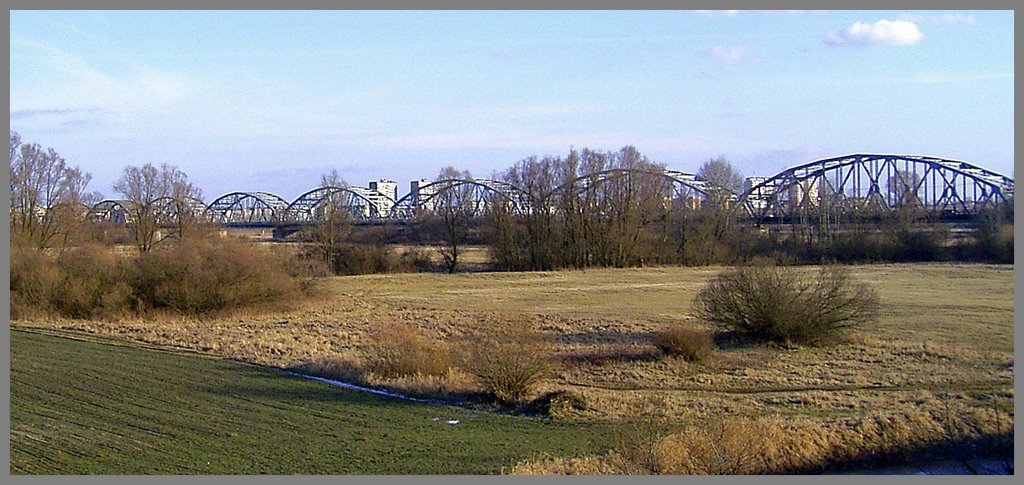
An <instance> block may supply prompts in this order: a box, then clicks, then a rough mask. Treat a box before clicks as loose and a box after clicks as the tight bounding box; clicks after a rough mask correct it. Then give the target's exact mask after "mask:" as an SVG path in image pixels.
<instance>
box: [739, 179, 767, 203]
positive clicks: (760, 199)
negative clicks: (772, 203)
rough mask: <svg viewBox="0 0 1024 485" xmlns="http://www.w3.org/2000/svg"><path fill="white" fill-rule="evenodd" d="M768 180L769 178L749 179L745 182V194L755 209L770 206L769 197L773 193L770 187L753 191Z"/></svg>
mask: <svg viewBox="0 0 1024 485" xmlns="http://www.w3.org/2000/svg"><path fill="white" fill-rule="evenodd" d="M767 180H768V177H747V178H746V179H745V180H744V181H743V192H746V193H748V195H747V201H748V202H749V203H750V205H751V207H753V208H755V209H764V208H765V207H766V206H767V205H768V195H769V193H770V192H771V189H770V188H769V187H761V188H758V189H757V190H756V191H754V192H750V191H751V189H753V188H754V187H756V186H757V185H759V184H762V183H764V182H765V181H767Z"/></svg>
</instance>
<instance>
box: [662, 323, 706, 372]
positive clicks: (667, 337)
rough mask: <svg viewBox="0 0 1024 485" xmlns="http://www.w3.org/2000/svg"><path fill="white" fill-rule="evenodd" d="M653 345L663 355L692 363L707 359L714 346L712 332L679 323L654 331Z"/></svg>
mask: <svg viewBox="0 0 1024 485" xmlns="http://www.w3.org/2000/svg"><path fill="white" fill-rule="evenodd" d="M654 345H655V346H657V347H658V349H660V350H661V352H662V353H663V354H665V355H668V356H672V357H679V358H682V359H683V360H685V361H687V362H694V363H701V362H705V361H707V360H708V359H709V358H710V357H711V356H712V354H713V353H714V351H715V348H716V347H715V339H714V335H713V334H712V332H710V331H708V330H705V329H698V328H689V327H683V326H679V325H676V326H672V327H670V328H666V329H664V330H661V331H659V332H658V333H656V334H655V336H654Z"/></svg>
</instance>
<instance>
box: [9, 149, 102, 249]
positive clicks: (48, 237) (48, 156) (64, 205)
mask: <svg viewBox="0 0 1024 485" xmlns="http://www.w3.org/2000/svg"><path fill="white" fill-rule="evenodd" d="M10 163H11V165H10V177H11V180H10V182H11V207H10V216H11V220H10V224H11V229H12V236H15V237H17V238H21V239H23V240H24V241H25V242H27V243H29V244H31V245H33V246H36V247H38V248H46V247H49V246H51V245H52V244H53V242H54V240H55V238H58V237H61V238H62V239H63V244H65V245H66V244H67V243H68V239H69V238H70V236H71V235H72V233H73V232H74V230H75V229H76V228H77V227H78V226H79V225H80V224H79V223H80V222H81V219H82V216H83V207H84V206H85V204H88V203H90V202H93V201H94V199H98V194H96V193H86V192H85V189H86V187H87V186H88V185H89V181H90V180H91V179H92V176H91V175H90V174H88V173H86V172H82V171H81V170H79V169H78V167H71V166H68V164H67V162H66V161H65V160H64V158H63V157H61V156H60V154H58V153H57V152H56V151H54V150H53V149H52V148H47V149H43V147H41V146H39V145H38V144H34V143H33V144H27V145H26V144H23V143H22V142H21V137H20V136H19V135H18V134H17V133H15V132H13V131H12V132H11V162H10Z"/></svg>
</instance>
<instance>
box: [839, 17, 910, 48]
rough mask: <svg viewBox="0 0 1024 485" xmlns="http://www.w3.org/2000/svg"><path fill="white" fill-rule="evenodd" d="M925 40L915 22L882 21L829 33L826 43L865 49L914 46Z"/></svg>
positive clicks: (858, 24)
mask: <svg viewBox="0 0 1024 485" xmlns="http://www.w3.org/2000/svg"><path fill="white" fill-rule="evenodd" d="M923 39H924V34H922V33H921V30H920V29H919V28H918V27H917V24H915V23H914V22H911V21H909V20H886V19H882V20H879V21H878V22H875V23H866V22H854V23H853V25H850V26H849V27H847V28H845V29H843V30H841V31H838V32H829V33H828V35H827V36H826V37H825V41H824V42H825V44H826V45H828V46H831V47H865V46H871V45H879V44H888V45H913V44H917V43H918V42H921V41H922V40H923Z"/></svg>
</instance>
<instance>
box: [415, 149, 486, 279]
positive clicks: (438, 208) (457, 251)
mask: <svg viewBox="0 0 1024 485" xmlns="http://www.w3.org/2000/svg"><path fill="white" fill-rule="evenodd" d="M445 180H452V181H472V180H473V176H472V175H471V174H470V173H469V171H468V170H463V171H459V170H458V169H456V168H455V167H451V166H448V167H444V168H442V169H441V171H440V172H439V173H438V174H437V178H436V179H435V182H443V181H445ZM475 189H476V187H475V186H474V185H473V184H469V183H457V182H452V183H448V184H442V186H441V187H438V188H437V192H436V194H437V195H435V196H434V204H433V206H434V210H433V211H431V212H430V214H429V215H428V216H427V218H428V220H429V222H428V225H430V226H434V227H438V228H439V229H440V233H441V234H440V238H439V241H440V242H439V245H438V248H439V249H440V251H441V257H443V258H444V262H445V266H447V268H448V272H449V273H454V272H455V270H456V269H457V267H458V264H459V256H460V255H461V254H462V253H461V251H462V241H464V240H465V239H466V233H467V232H468V230H469V224H470V221H471V220H472V219H473V218H474V217H475V216H476V215H478V214H477V213H476V212H477V207H476V206H475V201H474V192H475Z"/></svg>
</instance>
